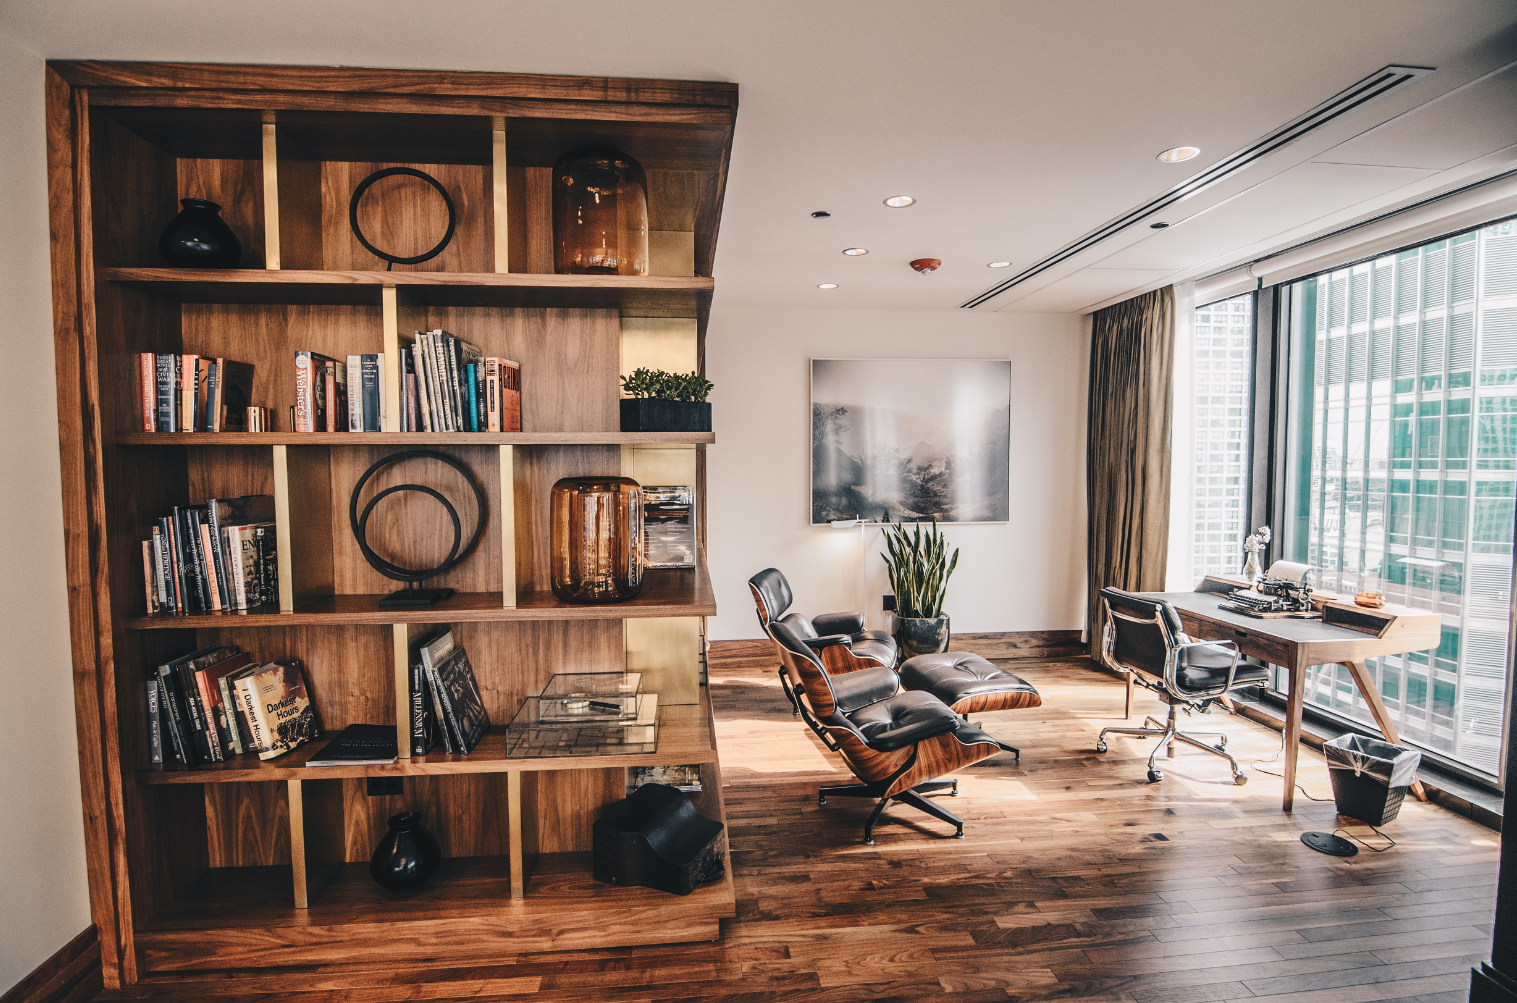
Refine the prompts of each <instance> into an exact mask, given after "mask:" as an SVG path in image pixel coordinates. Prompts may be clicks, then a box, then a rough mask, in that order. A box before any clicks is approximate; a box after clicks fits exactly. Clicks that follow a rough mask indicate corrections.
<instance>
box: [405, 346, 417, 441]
mask: <svg viewBox="0 0 1517 1003" xmlns="http://www.w3.org/2000/svg"><path fill="white" fill-rule="evenodd" d="M407 365H408V366H409V365H410V363H409V361H408V362H407ZM401 420H402V421H404V422H405V426H406V431H407V432H415V431H417V430H418V429H417V425H416V420H417V406H416V374H415V373H413V372H407V373H406V406H405V410H404V411H403V412H402V413H401Z"/></svg>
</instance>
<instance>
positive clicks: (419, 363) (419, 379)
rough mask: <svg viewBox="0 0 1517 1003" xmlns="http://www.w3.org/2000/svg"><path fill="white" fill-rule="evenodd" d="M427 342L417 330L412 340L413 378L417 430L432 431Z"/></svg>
mask: <svg viewBox="0 0 1517 1003" xmlns="http://www.w3.org/2000/svg"><path fill="white" fill-rule="evenodd" d="M425 350H426V349H425V344H424V342H423V341H422V335H421V332H420V331H417V332H416V340H414V341H412V342H411V369H412V372H411V378H412V381H413V382H414V383H415V384H416V412H417V425H416V431H418V432H430V431H432V402H431V399H430V397H429V396H428V394H427V363H426V358H425V356H424V352H425Z"/></svg>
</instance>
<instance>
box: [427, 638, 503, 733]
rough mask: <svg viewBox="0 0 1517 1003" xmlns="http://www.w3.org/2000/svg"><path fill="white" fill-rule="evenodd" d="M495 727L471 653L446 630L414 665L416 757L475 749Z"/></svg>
mask: <svg viewBox="0 0 1517 1003" xmlns="http://www.w3.org/2000/svg"><path fill="white" fill-rule="evenodd" d="M489 727H490V715H489V714H488V713H486V711H485V704H484V701H483V700H481V699H480V696H479V682H478V681H477V680H476V679H475V678H474V666H473V665H471V664H469V655H468V652H466V651H464V649H463V647H462V646H461V645H458V644H456V643H455V642H454V640H453V632H452V631H451V630H445V631H443V632H442V633H441V634H439V635H437V636H436V637H434V638H432V639H431V640H429V641H427V642H426V643H425V644H423V645H422V646H421V651H420V658H419V659H418V660H417V661H416V662H415V663H413V664H412V665H411V754H412V755H415V756H424V755H426V754H427V753H428V752H431V751H432V750H433V748H434V747H435V748H436V749H437V750H438V751H439V752H447V753H454V752H457V753H462V754H463V755H468V754H469V753H470V752H472V751H474V747H475V746H476V745H478V744H479V740H480V739H481V738H483V737H484V734H485V732H486V731H487V730H488V729H489Z"/></svg>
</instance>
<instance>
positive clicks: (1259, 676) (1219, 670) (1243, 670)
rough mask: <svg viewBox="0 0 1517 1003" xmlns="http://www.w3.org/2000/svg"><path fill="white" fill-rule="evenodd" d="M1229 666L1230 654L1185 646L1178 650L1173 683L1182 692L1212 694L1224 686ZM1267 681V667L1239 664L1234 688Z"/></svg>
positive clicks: (1209, 647)
mask: <svg viewBox="0 0 1517 1003" xmlns="http://www.w3.org/2000/svg"><path fill="white" fill-rule="evenodd" d="M1232 664H1233V651H1232V649H1231V648H1224V647H1222V646H1220V645H1213V644H1195V645H1187V646H1186V647H1183V648H1181V649H1180V652H1179V654H1178V656H1177V664H1176V666H1175V682H1176V683H1178V684H1179V686H1180V688H1181V689H1182V690H1194V691H1197V692H1200V691H1204V690H1214V689H1216V688H1217V687H1219V686H1221V685H1223V684H1224V683H1226V682H1227V670H1228V668H1230V667H1231V666H1232ZM1268 678H1269V668H1268V666H1264V665H1260V664H1258V663H1257V662H1248V661H1241V660H1240V661H1239V662H1238V672H1237V675H1236V676H1234V677H1233V685H1234V686H1244V685H1253V684H1254V683H1262V682H1264V681H1265V680H1267V679H1268Z"/></svg>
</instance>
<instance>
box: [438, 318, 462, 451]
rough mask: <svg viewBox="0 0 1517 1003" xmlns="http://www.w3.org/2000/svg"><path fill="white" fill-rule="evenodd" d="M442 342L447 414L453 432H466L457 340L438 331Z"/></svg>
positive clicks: (445, 332)
mask: <svg viewBox="0 0 1517 1003" xmlns="http://www.w3.org/2000/svg"><path fill="white" fill-rule="evenodd" d="M438 334H439V340H440V341H441V342H442V361H443V380H444V381H445V382H446V383H447V390H448V414H449V415H450V416H451V420H452V422H453V431H455V432H464V431H468V428H469V425H468V421H469V419H468V416H467V415H465V414H464V404H465V403H466V398H465V394H464V385H463V372H462V371H461V367H460V365H459V356H458V339H457V338H455V337H453V335H451V334H449V333H448V332H447V331H439V332H438Z"/></svg>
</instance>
